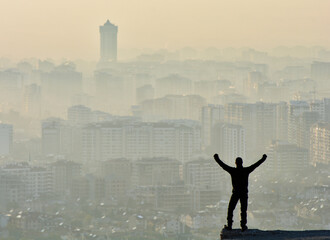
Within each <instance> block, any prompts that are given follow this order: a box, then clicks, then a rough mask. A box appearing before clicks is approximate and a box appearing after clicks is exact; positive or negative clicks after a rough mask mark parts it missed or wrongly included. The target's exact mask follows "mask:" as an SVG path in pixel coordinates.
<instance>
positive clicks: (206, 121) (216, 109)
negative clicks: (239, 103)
mask: <svg viewBox="0 0 330 240" xmlns="http://www.w3.org/2000/svg"><path fill="white" fill-rule="evenodd" d="M223 120H224V107H223V106H222V105H211V104H209V105H208V106H204V107H202V109H201V115H200V121H201V124H202V132H201V134H202V144H203V146H204V147H206V146H209V145H210V143H211V132H212V128H213V127H214V125H215V124H216V123H219V122H221V121H223Z"/></svg>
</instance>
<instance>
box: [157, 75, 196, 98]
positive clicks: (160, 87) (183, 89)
mask: <svg viewBox="0 0 330 240" xmlns="http://www.w3.org/2000/svg"><path fill="white" fill-rule="evenodd" d="M155 84H156V86H155V90H156V96H157V97H164V96H165V95H189V94H192V81H191V80H190V79H188V78H185V77H182V76H180V75H177V74H171V75H168V76H166V77H163V78H159V79H157V80H156V82H155Z"/></svg>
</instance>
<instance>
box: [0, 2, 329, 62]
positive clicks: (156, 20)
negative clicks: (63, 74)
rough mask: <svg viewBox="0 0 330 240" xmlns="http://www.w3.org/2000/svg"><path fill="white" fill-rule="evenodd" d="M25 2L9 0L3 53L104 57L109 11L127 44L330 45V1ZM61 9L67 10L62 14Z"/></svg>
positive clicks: (3, 21) (1, 43)
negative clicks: (102, 36)
mask: <svg viewBox="0 0 330 240" xmlns="http://www.w3.org/2000/svg"><path fill="white" fill-rule="evenodd" d="M17 4H18V3H17V2H10V1H5V4H3V6H2V9H1V10H0V15H1V21H0V22H1V23H0V28H1V29H2V36H3V38H2V39H1V40H0V46H1V48H0V52H1V53H2V56H7V57H13V58H21V57H40V58H47V57H50V58H61V57H66V58H72V59H75V58H84V59H93V60H96V59H98V52H99V51H98V48H99V44H98V42H99V37H98V35H97V26H99V25H100V24H102V23H104V21H105V19H108V18H109V19H111V21H112V22H113V23H114V24H115V25H117V26H120V28H121V33H120V35H119V39H118V47H119V49H131V48H139V49H144V48H151V49H168V50H174V49H180V48H183V47H193V48H207V47H217V48H226V47H252V48H257V49H261V50H263V49H270V48H273V47H276V46H281V45H284V46H289V47H292V46H296V45H306V46H315V45H316V46H324V47H330V45H329V42H330V41H329V40H330V34H329V32H330V31H329V25H328V24H326V23H327V22H329V21H330V19H329V15H328V14H327V9H329V7H330V6H329V5H330V3H329V2H327V1H318V3H317V4H314V3H312V2H310V1H298V0H293V1H290V2H284V1H276V2H275V1H271V2H269V1H267V2H260V1H255V0H252V1H249V2H248V3H247V2H244V1H231V2H230V3H229V2H223V1H214V0H208V1H207V2H206V3H202V2H200V1H194V2H191V1H186V0H183V1H180V3H177V2H175V3H174V1H169V2H168V1H167V2H166V3H165V2H164V3H163V2H161V1H150V0H144V1H139V2H128V1H111V2H107V1H99V2H98V3H97V4H94V3H86V2H77V1H75V0H74V1H69V2H65V3H64V2H63V1H57V2H47V3H44V2H42V1H39V0H36V1H33V2H29V3H26V2H23V1H20V2H19V4H20V5H17ZM128 4H129V6H130V7H129V8H128V7H127V5H128ZM37 9H38V11H37V12H36V10H37ZM150 9H153V11H149V10H150ZM58 12H61V13H62V14H61V15H62V16H61V18H59V19H58V18H56V17H57V13H58ZM8 13H10V14H11V15H10V16H9V15H8ZM9 19H10V20H9Z"/></svg>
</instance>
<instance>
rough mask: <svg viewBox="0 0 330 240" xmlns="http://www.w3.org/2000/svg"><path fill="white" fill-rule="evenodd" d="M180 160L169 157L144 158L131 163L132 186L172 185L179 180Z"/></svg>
mask: <svg viewBox="0 0 330 240" xmlns="http://www.w3.org/2000/svg"><path fill="white" fill-rule="evenodd" d="M179 166H180V162H179V161H177V160H174V159H170V158H144V159H141V160H138V161H136V162H134V163H133V165H132V184H133V185H134V186H162V185H172V184H176V183H178V182H179V181H180V168H179Z"/></svg>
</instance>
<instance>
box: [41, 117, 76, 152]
mask: <svg viewBox="0 0 330 240" xmlns="http://www.w3.org/2000/svg"><path fill="white" fill-rule="evenodd" d="M70 131H71V130H70V128H69V127H68V126H67V124H66V123H65V121H64V120H62V119H58V118H49V119H46V120H44V121H43V122H42V129H41V141H42V153H43V155H49V154H52V155H66V154H68V153H69V152H71V133H70Z"/></svg>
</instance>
